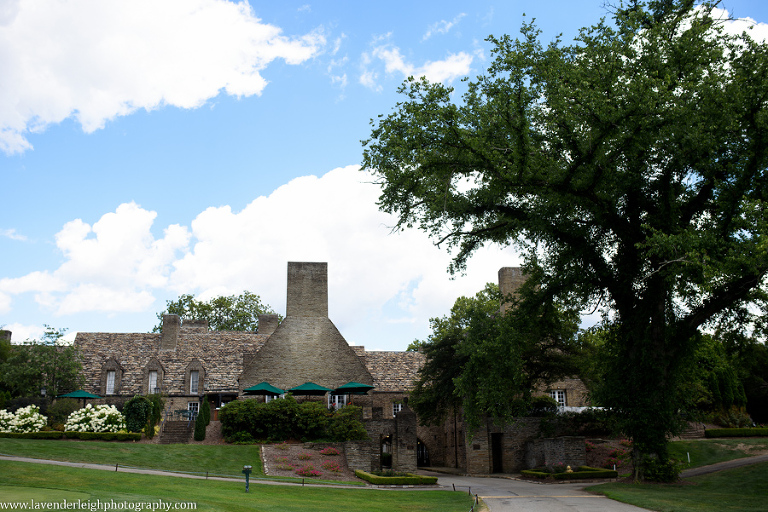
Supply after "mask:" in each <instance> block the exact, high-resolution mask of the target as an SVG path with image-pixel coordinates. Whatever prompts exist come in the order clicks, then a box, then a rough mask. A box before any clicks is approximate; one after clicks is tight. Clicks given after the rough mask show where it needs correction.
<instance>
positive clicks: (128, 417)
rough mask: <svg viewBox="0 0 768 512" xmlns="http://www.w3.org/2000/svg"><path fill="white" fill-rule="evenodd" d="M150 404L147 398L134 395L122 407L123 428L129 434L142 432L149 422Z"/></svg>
mask: <svg viewBox="0 0 768 512" xmlns="http://www.w3.org/2000/svg"><path fill="white" fill-rule="evenodd" d="M151 412H152V402H150V401H149V399H148V398H147V397H144V396H139V395H136V396H134V397H133V398H131V399H130V400H128V401H127V402H125V405H123V416H125V428H126V429H128V431H129V432H142V431H143V430H144V428H145V427H146V425H147V421H149V416H150V414H151Z"/></svg>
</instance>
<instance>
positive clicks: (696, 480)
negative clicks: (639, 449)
mask: <svg viewBox="0 0 768 512" xmlns="http://www.w3.org/2000/svg"><path fill="white" fill-rule="evenodd" d="M767 473H768V463H762V464H755V465H752V466H746V467H742V468H737V469H729V470H727V471H720V472H718V473H711V474H708V475H702V476H698V477H693V478H689V479H686V480H685V481H684V482H683V483H680V484H624V483H610V484H602V485H596V486H593V487H590V488H588V490H590V491H593V492H598V493H601V494H605V495H606V496H608V497H609V498H612V499H615V500H618V501H623V502H624V503H630V504H632V505H636V506H638V507H643V508H647V509H650V510H656V511H659V512H755V511H756V510H766V498H767V497H768V479H767V478H765V475H766V474H767Z"/></svg>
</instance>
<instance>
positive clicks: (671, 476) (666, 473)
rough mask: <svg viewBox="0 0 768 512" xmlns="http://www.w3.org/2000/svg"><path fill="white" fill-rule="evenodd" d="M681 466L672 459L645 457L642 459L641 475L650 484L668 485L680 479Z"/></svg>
mask: <svg viewBox="0 0 768 512" xmlns="http://www.w3.org/2000/svg"><path fill="white" fill-rule="evenodd" d="M681 470H682V464H681V463H680V462H678V461H676V460H673V459H661V458H658V457H651V456H646V457H644V458H643V475H644V477H645V479H646V480H649V481H651V482H662V483H670V482H677V481H678V480H679V479H680V471H681Z"/></svg>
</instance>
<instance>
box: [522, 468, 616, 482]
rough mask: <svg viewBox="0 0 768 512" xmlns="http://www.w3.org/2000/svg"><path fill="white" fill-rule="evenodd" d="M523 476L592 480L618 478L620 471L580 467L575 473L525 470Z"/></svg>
mask: <svg viewBox="0 0 768 512" xmlns="http://www.w3.org/2000/svg"><path fill="white" fill-rule="evenodd" d="M520 474H522V475H523V476H528V477H532V478H553V479H555V480H582V479H590V478H618V477H619V473H618V471H614V470H612V469H602V468H591V467H589V466H579V467H578V468H576V471H574V472H573V473H547V472H544V471H536V470H534V469H524V470H523V471H521V472H520Z"/></svg>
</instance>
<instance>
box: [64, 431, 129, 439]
mask: <svg viewBox="0 0 768 512" xmlns="http://www.w3.org/2000/svg"><path fill="white" fill-rule="evenodd" d="M64 435H65V436H66V437H67V439H82V440H83V441H88V440H92V439H97V440H99V441H141V434H139V433H133V432H131V433H128V432H73V431H68V432H64Z"/></svg>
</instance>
